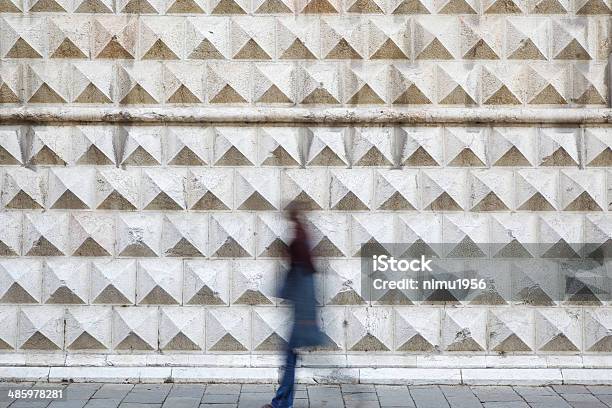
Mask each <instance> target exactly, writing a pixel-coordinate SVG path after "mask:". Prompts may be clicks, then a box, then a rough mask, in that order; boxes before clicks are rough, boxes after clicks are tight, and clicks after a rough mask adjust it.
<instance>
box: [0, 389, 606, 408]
mask: <svg viewBox="0 0 612 408" xmlns="http://www.w3.org/2000/svg"><path fill="white" fill-rule="evenodd" d="M56 387H60V388H63V392H64V399H62V400H44V401H43V400H32V399H29V400H25V399H19V400H15V399H10V398H9V397H8V390H9V389H12V390H15V389H35V388H56ZM274 388H275V386H274V385H264V384H245V385H236V384H211V385H205V384H154V385H152V384H137V385H131V384H69V385H68V384H42V383H37V384H33V383H27V384H26V383H19V384H9V383H0V390H1V391H2V395H1V397H0V408H2V407H11V408H39V407H48V408H117V407H118V408H260V407H261V406H262V405H263V404H265V403H267V402H269V401H270V398H271V397H272V393H273V391H274ZM295 397H296V399H295V404H294V407H295V408H304V407H312V408H372V407H377V408H379V407H381V408H386V407H412V408H444V407H447V408H448V407H450V408H477V407H478V408H479V407H484V408H528V407H532V408H572V407H573V408H609V407H612V386H586V387H585V386H577V385H560V386H551V387H507V386H495V387H493V386H486V387H485V386H482V387H476V386H473V387H468V386H401V385H399V386H390V385H378V386H374V385H366V384H358V385H355V384H346V385H341V386H340V385H298V390H297V392H296V396H295Z"/></svg>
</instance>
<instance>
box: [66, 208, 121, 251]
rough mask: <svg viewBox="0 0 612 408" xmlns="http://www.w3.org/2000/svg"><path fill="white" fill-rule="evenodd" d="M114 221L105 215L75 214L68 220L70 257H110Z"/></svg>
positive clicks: (113, 238) (112, 244) (113, 242)
mask: <svg viewBox="0 0 612 408" xmlns="http://www.w3.org/2000/svg"><path fill="white" fill-rule="evenodd" d="M114 248H115V220H114V218H113V217H112V216H109V215H106V214H91V213H76V214H74V215H72V217H71V218H70V253H71V254H72V256H112V255H113V253H114Z"/></svg>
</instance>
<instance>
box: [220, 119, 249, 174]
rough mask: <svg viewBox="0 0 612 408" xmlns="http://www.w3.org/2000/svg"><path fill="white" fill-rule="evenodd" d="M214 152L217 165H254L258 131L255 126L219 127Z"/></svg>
mask: <svg viewBox="0 0 612 408" xmlns="http://www.w3.org/2000/svg"><path fill="white" fill-rule="evenodd" d="M213 152H214V153H213V155H214V164H215V166H253V165H254V164H255V163H256V162H257V159H256V157H257V133H256V132H255V129H253V128H247V129H245V128H238V127H217V128H215V142H214V147H213Z"/></svg>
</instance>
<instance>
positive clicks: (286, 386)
mask: <svg viewBox="0 0 612 408" xmlns="http://www.w3.org/2000/svg"><path fill="white" fill-rule="evenodd" d="M296 361H297V354H296V353H295V352H294V351H293V350H292V349H288V350H287V361H286V363H285V371H284V372H283V379H282V381H281V384H280V387H278V391H276V396H275V397H274V399H273V400H272V406H273V407H274V408H291V407H293V394H294V387H293V382H294V381H295V363H296Z"/></svg>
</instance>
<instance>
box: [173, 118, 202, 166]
mask: <svg viewBox="0 0 612 408" xmlns="http://www.w3.org/2000/svg"><path fill="white" fill-rule="evenodd" d="M167 131H168V133H167V136H166V145H165V156H166V162H167V164H169V165H172V166H206V165H208V163H209V162H210V151H211V141H212V137H213V133H212V131H211V129H210V128H204V129H202V128H200V127H195V126H173V127H168V128H167Z"/></svg>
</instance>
